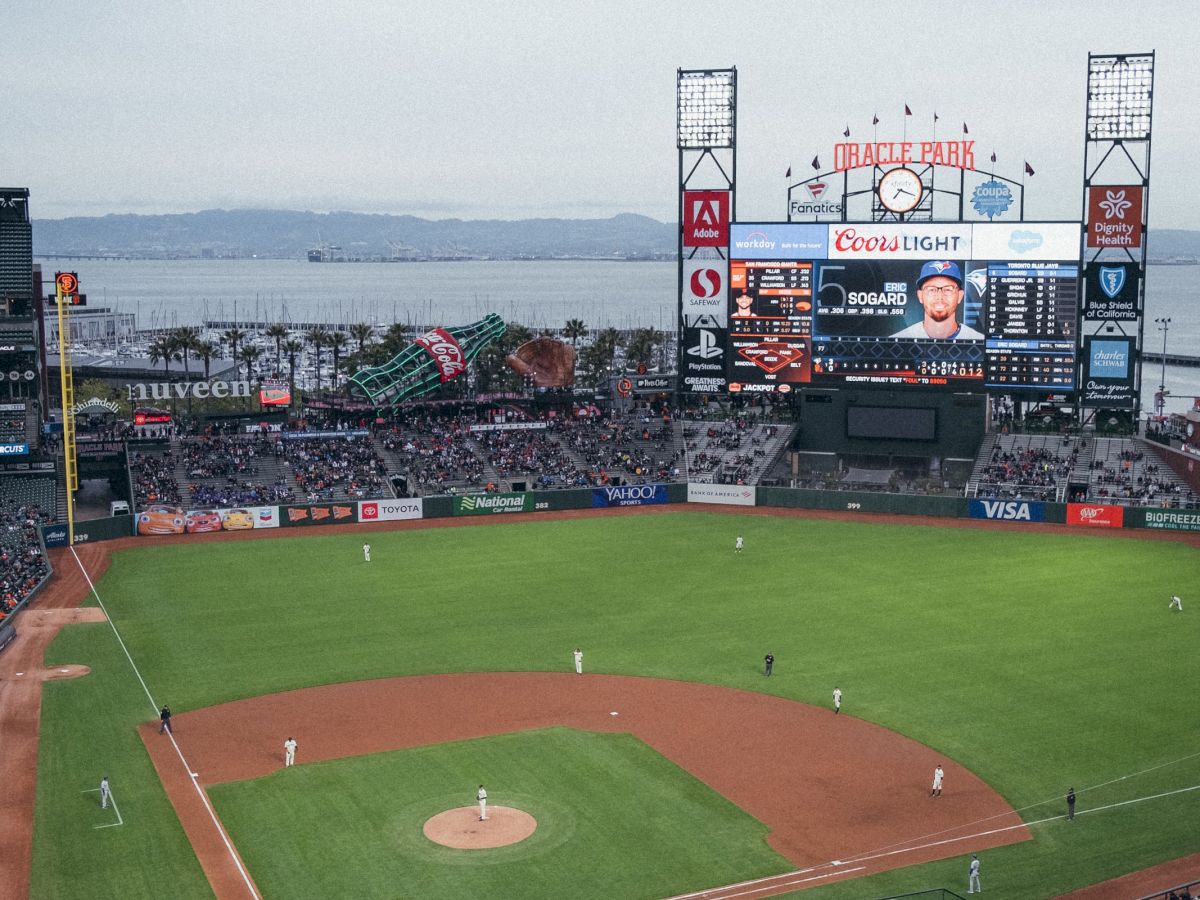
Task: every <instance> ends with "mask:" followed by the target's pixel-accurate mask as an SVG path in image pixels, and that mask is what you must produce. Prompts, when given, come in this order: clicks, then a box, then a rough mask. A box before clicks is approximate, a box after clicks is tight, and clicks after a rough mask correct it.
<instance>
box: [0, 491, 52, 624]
mask: <svg viewBox="0 0 1200 900" xmlns="http://www.w3.org/2000/svg"><path fill="white" fill-rule="evenodd" d="M46 521H47V519H46V517H45V516H44V515H43V514H42V510H41V509H40V507H38V506H37V505H36V504H34V503H23V502H21V501H20V500H18V499H15V498H12V497H7V496H2V495H0V619H4V618H7V616H8V615H9V614H10V613H11V612H12V611H13V610H14V609H16V608H17V606H18V605H19V604H20V603H21V602H22V601H23V600H25V598H27V597H28V596H29V595H30V594H31V593H33V591H34V589H35V588H36V587H37V586H38V585H39V584H41V583H42V581H43V580H44V579H45V578H46V577H47V576H48V575H49V574H50V566H49V564H48V563H47V562H46V557H45V555H44V554H43V553H42V547H41V543H40V542H39V540H38V526H40V525H42V524H44V523H45V522H46Z"/></svg>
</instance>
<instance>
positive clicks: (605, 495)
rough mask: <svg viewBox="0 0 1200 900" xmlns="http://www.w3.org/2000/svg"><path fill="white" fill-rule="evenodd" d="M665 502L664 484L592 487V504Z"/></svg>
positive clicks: (646, 504) (648, 503) (643, 504)
mask: <svg viewBox="0 0 1200 900" xmlns="http://www.w3.org/2000/svg"><path fill="white" fill-rule="evenodd" d="M666 502H667V486H666V485H665V484H625V485H621V486H620V487H606V488H593V489H592V506H594V507H607V506H649V505H651V504H655V503H666Z"/></svg>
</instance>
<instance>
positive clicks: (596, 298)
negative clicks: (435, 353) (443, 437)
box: [43, 259, 1200, 412]
mask: <svg viewBox="0 0 1200 900" xmlns="http://www.w3.org/2000/svg"><path fill="white" fill-rule="evenodd" d="M59 269H71V270H72V271H75V272H77V273H78V275H79V281H80V287H81V289H82V290H83V291H84V292H85V293H86V294H87V295H88V304H89V306H107V307H109V308H111V309H115V310H119V311H123V312H133V313H136V314H137V316H138V327H139V328H142V329H149V328H173V327H176V326H179V325H200V324H201V323H202V322H204V321H206V320H232V319H235V318H236V319H237V320H240V321H256V322H283V323H301V322H324V323H328V324H331V325H340V326H346V325H349V324H353V323H355V322H367V323H371V324H378V325H383V326H386V325H390V324H392V323H393V322H402V323H404V324H406V325H432V324H446V325H459V324H465V323H467V322H471V321H474V320H476V319H480V318H482V317H483V316H484V315H486V314H487V313H489V312H495V313H497V314H499V315H500V317H501V318H503V319H504V320H505V321H508V322H520V323H522V324H525V325H528V326H529V327H531V328H534V329H541V328H551V329H559V328H561V327H562V326H563V324H564V323H565V322H566V321H567V320H568V319H580V320H582V321H583V322H584V324H585V325H586V326H587V327H588V328H590V329H597V328H606V327H609V326H611V327H615V328H622V329H628V328H635V327H654V328H657V329H659V330H660V331H671V330H673V329H674V328H675V306H676V299H675V298H676V294H677V287H676V285H677V277H678V276H677V272H678V269H677V266H676V264H675V263H673V262H617V261H612V262H609V261H602V260H562V261H536V262H520V261H507V260H478V261H466V262H420V263H310V262H307V261H304V260H280V259H265V260H257V259H250V260H71V261H66V260H47V261H44V262H43V272H44V273H46V277H49V275H50V274H51V273H53V272H54V271H56V270H59ZM1160 318H1169V319H1171V323H1170V325H1169V328H1168V331H1167V335H1166V337H1167V351H1168V352H1170V353H1181V354H1185V355H1190V356H1200V266H1150V267H1149V270H1148V272H1147V275H1146V315H1145V335H1144V337H1143V346H1144V347H1145V349H1146V350H1147V351H1152V352H1160V351H1161V350H1162V332H1161V331H1158V330H1156V326H1155V321H1154V320H1155V319H1160ZM1161 377H1162V370H1161V367H1160V366H1158V365H1156V364H1153V363H1147V364H1146V365H1145V367H1144V368H1143V374H1142V381H1143V408H1144V409H1147V410H1152V409H1153V403H1154V401H1153V392H1154V389H1155V388H1156V387H1157V386H1158V384H1159V382H1160V379H1161ZM1165 383H1166V387H1167V390H1168V391H1170V393H1171V396H1170V397H1169V399H1168V401H1167V411H1169V412H1181V411H1183V410H1184V409H1186V408H1188V407H1190V406H1191V398H1192V397H1193V396H1196V395H1200V368H1193V369H1189V368H1183V367H1172V366H1168V367H1167V369H1166V378H1165Z"/></svg>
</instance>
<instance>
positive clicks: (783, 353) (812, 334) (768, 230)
mask: <svg viewBox="0 0 1200 900" xmlns="http://www.w3.org/2000/svg"><path fill="white" fill-rule="evenodd" d="M1080 237H1081V226H1080V225H1079V223H1077V222H1065V223H1064V222H1048V223H1037V222H1017V223H1005V224H997V223H987V224H960V223H950V224H945V225H937V224H925V223H922V224H879V223H862V224H851V223H839V224H834V225H824V224H801V223H732V224H731V225H730V241H729V243H730V249H729V306H728V351H729V352H728V353H727V354H726V359H727V377H728V380H729V385H730V390H732V391H756V392H780V393H783V392H787V391H789V390H792V389H794V386H795V385H801V384H807V383H818V384H819V383H825V384H833V383H840V384H868V385H870V384H874V385H885V386H886V385H915V386H950V387H957V388H960V389H961V388H965V387H970V386H972V385H974V386H977V387H978V386H983V387H988V388H996V389H1002V390H1005V391H1053V392H1055V393H1068V392H1071V391H1074V390H1075V389H1076V384H1075V381H1076V378H1075V372H1076V359H1077V356H1078V352H1077V349H1078V348H1077V344H1078V342H1077V335H1076V333H1075V332H1076V322H1077V316H1078V311H1079V301H1080V272H1081V267H1080V264H1079V253H1080ZM927 263H935V267H934V268H928V267H926V264H927ZM923 267H926V268H923ZM922 272H925V273H926V278H929V277H931V275H932V274H936V273H937V272H944V273H946V274H947V275H949V276H950V277H949V280H947V279H946V278H943V279H942V280H940V281H938V282H937V283H936V284H935V285H934V286H933V287H934V289H933V291H932V297H930V296H928V295H929V294H930V292H929V291H926V292H925V293H926V296H922V295H920V294H919V293H918V282H919V281H921V280H922V279H921V273H922ZM955 282H958V284H959V285H960V286H961V293H958V292H957V289H956V286H955V284H954V283H955ZM942 285H944V287H942ZM939 290H940V291H942V293H941V294H940V297H941V299H942V301H943V302H942V303H941V304H938V303H936V299H937V297H938V296H939V294H938V292H939ZM927 304H928V306H927ZM939 305H940V307H941V308H940V309H938V308H937V307H938V306H939ZM947 307H949V312H948V313H947V309H946V308H947ZM947 316H950V317H953V318H952V320H951V321H950V322H949V325H948V326H947V327H948V329H949V333H948V334H946V335H945V336H942V337H929V336H928V334H929V332H928V331H927V330H926V325H925V324H923V323H932V325H933V327H935V328H936V327H937V322H936V321H935V320H936V319H938V318H939V317H940V318H941V319H942V320H943V321H944V320H945V319H946V318H947Z"/></svg>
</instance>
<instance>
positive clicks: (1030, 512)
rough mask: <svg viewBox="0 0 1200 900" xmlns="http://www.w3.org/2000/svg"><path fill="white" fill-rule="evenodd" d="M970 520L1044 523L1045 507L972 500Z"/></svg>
mask: <svg viewBox="0 0 1200 900" xmlns="http://www.w3.org/2000/svg"><path fill="white" fill-rule="evenodd" d="M971 518H972V519H997V520H1000V521H1002V522H1045V521H1046V505H1045V504H1044V503H1033V502H1030V501H1026V500H972V501H971Z"/></svg>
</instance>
